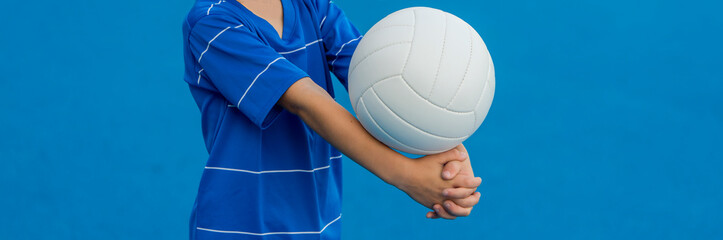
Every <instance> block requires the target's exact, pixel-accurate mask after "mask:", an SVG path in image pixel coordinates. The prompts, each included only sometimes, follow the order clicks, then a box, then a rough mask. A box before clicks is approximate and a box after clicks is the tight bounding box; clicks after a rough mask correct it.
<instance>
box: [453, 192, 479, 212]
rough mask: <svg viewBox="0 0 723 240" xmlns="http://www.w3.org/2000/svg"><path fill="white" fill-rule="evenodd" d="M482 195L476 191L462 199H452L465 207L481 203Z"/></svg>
mask: <svg viewBox="0 0 723 240" xmlns="http://www.w3.org/2000/svg"><path fill="white" fill-rule="evenodd" d="M481 196H482V194H481V193H480V192H475V193H473V194H472V195H470V196H469V197H466V198H462V199H454V200H452V201H453V202H454V203H456V204H457V205H459V206H460V207H464V208H471V207H474V205H477V203H479V199H480V197H481Z"/></svg>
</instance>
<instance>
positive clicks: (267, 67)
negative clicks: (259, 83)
mask: <svg viewBox="0 0 723 240" xmlns="http://www.w3.org/2000/svg"><path fill="white" fill-rule="evenodd" d="M282 58H284V57H277V58H276V59H274V60H273V61H271V62H270V63H269V65H266V68H264V70H263V71H261V72H260V73H259V74H258V75H256V77H255V78H254V80H253V81H251V84H249V87H248V88H246V91H245V92H244V94H243V95H241V99H239V100H238V103H236V107H237V108H238V107H241V101H243V100H244V97H246V94H247V93H248V92H249V90H250V89H251V87H253V86H254V83H256V80H257V79H259V77H260V76H261V74H264V72H266V70H269V67H271V64H274V63H275V62H276V61H279V59H282Z"/></svg>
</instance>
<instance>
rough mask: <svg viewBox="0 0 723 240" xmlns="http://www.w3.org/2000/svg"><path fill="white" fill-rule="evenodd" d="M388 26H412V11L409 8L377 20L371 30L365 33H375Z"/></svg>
mask: <svg viewBox="0 0 723 240" xmlns="http://www.w3.org/2000/svg"><path fill="white" fill-rule="evenodd" d="M388 26H411V27H413V26H414V11H413V10H412V9H410V8H405V9H401V10H398V11H396V12H393V13H391V14H389V15H387V16H386V17H384V18H382V20H379V22H377V23H376V24H374V26H372V28H370V29H369V31H367V34H369V33H372V32H374V31H376V29H378V28H384V27H388Z"/></svg>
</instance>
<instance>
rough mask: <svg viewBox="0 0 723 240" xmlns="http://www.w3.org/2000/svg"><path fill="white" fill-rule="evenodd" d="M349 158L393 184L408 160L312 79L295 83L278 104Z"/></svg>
mask: <svg viewBox="0 0 723 240" xmlns="http://www.w3.org/2000/svg"><path fill="white" fill-rule="evenodd" d="M279 103H280V104H281V106H283V107H284V108H286V109H287V110H289V111H290V112H292V113H294V114H296V115H298V116H299V117H300V118H301V119H302V120H303V121H304V122H305V123H306V124H307V125H308V126H309V127H311V129H313V130H314V131H316V132H317V133H318V134H319V135H320V136H321V137H323V138H324V139H325V140H326V141H327V142H329V143H330V144H331V145H332V146H334V147H335V148H337V149H339V151H341V152H342V153H344V154H345V155H346V156H348V157H349V158H351V159H352V160H354V161H355V162H357V163H358V164H359V165H361V166H363V167H364V168H366V169H367V170H369V171H371V172H372V173H374V174H375V175H377V176H378V177H379V178H381V179H382V180H384V181H386V182H387V183H390V184H394V183H395V182H396V181H397V179H399V178H398V177H400V176H398V175H399V173H403V172H404V168H405V166H406V165H405V164H406V161H408V160H409V159H408V158H406V157H404V156H403V155H401V154H399V153H397V152H395V151H394V150H392V149H390V148H389V147H387V146H386V145H384V144H383V143H381V142H379V141H378V140H376V139H375V138H374V137H373V136H371V135H370V134H369V133H368V132H367V131H366V130H365V129H364V127H363V126H362V125H361V124H360V123H359V121H357V119H356V118H354V116H352V115H351V114H350V113H349V112H348V111H347V110H346V109H344V108H343V107H342V106H341V105H339V104H338V103H336V101H334V99H333V98H331V96H329V94H328V93H327V92H326V91H325V90H324V89H322V88H321V87H319V86H318V85H317V84H316V83H314V82H313V81H312V80H311V79H309V78H303V79H301V80H299V81H297V82H296V83H294V84H293V85H292V86H291V87H290V88H289V89H288V90H287V91H286V93H285V94H284V95H283V96H282V98H281V100H280V101H279Z"/></svg>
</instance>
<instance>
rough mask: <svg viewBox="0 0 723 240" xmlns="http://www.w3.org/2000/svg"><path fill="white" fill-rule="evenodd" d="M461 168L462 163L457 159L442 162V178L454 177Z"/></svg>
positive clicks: (450, 178)
mask: <svg viewBox="0 0 723 240" xmlns="http://www.w3.org/2000/svg"><path fill="white" fill-rule="evenodd" d="M461 170H462V163H461V162H459V161H450V162H448V163H447V164H444V168H443V169H442V179H444V180H452V179H454V177H456V176H457V174H459V171H461Z"/></svg>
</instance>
